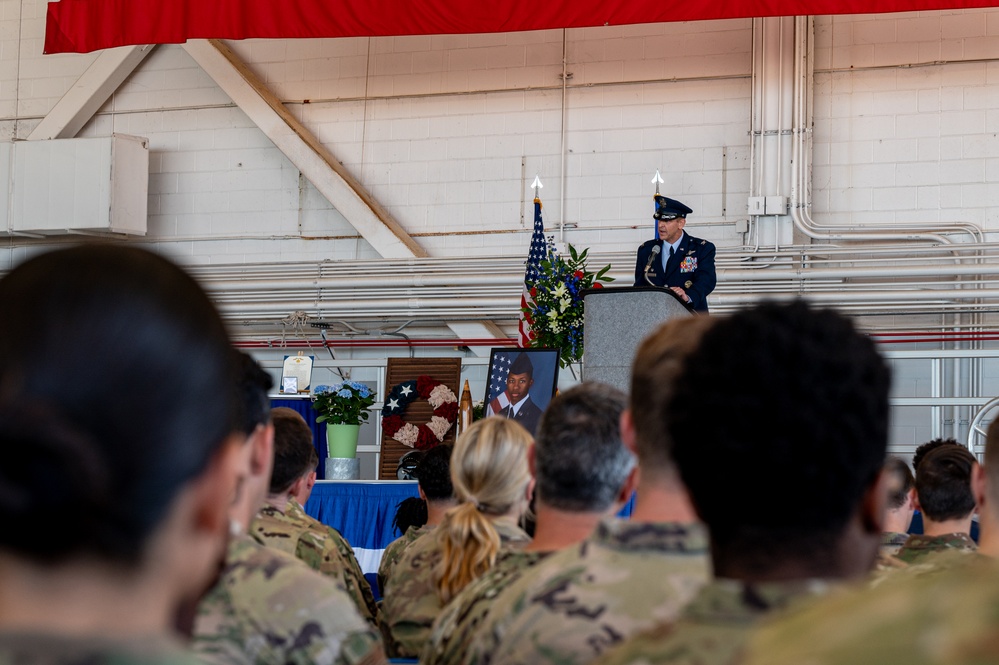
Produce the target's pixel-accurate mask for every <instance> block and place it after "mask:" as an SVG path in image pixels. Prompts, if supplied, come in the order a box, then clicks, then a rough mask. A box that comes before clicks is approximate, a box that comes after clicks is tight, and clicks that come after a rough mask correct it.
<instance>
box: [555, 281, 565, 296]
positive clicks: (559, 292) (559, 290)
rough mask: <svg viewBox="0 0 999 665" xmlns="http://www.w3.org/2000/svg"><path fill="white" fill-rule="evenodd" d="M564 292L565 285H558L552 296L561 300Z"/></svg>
mask: <svg viewBox="0 0 999 665" xmlns="http://www.w3.org/2000/svg"><path fill="white" fill-rule="evenodd" d="M565 292H566V288H565V284H559V285H558V286H557V287H555V289H554V290H553V291H552V295H554V296H555V297H556V298H561V297H563V296H564V295H565Z"/></svg>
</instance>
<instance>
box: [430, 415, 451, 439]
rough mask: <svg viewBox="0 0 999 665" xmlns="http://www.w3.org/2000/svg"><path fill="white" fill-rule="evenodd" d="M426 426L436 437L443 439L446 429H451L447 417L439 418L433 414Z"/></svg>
mask: <svg viewBox="0 0 999 665" xmlns="http://www.w3.org/2000/svg"><path fill="white" fill-rule="evenodd" d="M427 427H429V428H430V431H431V432H433V433H434V436H436V437H437V438H438V439H443V438H444V435H445V434H447V431H448V430H449V429H451V423H449V422H448V421H447V418H441V417H440V416H433V417H432V418H431V419H430V422H429V423H427Z"/></svg>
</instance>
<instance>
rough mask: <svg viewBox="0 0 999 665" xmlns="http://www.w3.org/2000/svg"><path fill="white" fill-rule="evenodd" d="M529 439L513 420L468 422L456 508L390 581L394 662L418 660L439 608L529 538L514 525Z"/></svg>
mask: <svg viewBox="0 0 999 665" xmlns="http://www.w3.org/2000/svg"><path fill="white" fill-rule="evenodd" d="M531 445H532V441H531V435H530V434H528V432H527V430H525V429H524V428H523V427H522V426H521V425H520V424H518V423H517V422H516V421H514V420H511V419H507V418H500V417H493V418H486V419H485V420H480V421H478V422H476V423H473V424H472V426H471V427H469V428H468V429H467V430H465V432H464V433H462V435H461V436H460V437H458V441H457V442H456V443H455V446H454V452H453V453H452V455H451V481H452V483H453V485H454V492H455V496H456V497H457V498H458V501H459V502H460V503H459V505H458V506H456V507H455V508H452V509H451V510H450V511H448V513H447V514H446V515H445V517H444V521H443V522H441V524H440V525H439V526H438V527H437V528H436V529H435V530H434V532H433V533H432V534H431V535H428V536H426V537H425V538H420V539H419V540H417V541H416V542H415V543H413V544H412V545H410V546H409V547H408V548H407V549H406V552H405V553H404V554H403V556H402V559H401V560H400V561H399V563H398V565H397V566H396V571H395V574H394V575H393V576H392V577H391V578H390V579H389V580H388V584H387V586H386V589H385V598H384V600H383V601H382V634H383V635H384V636H385V639H386V644H387V650H388V652H389V655H390V656H392V657H402V658H415V657H417V656H418V655H419V653H420V651H421V650H422V649H423V645H424V644H425V642H426V640H427V637H428V636H429V634H430V626H431V624H432V623H433V621H434V619H436V618H437V615H438V614H439V613H440V611H441V608H442V607H444V605H445V604H447V603H448V602H449V601H450V600H451V599H452V598H453V597H454V596H455V595H456V594H457V593H459V592H460V591H461V590H462V589H463V588H464V587H465V586H467V585H468V584H470V583H471V582H473V581H474V580H475V579H477V578H478V577H481V576H482V575H483V574H485V573H486V571H488V570H489V568H491V567H492V566H493V565H494V564H495V562H496V558H497V556H498V554H499V552H500V548H504V547H522V546H523V545H524V544H526V543H527V541H529V540H530V538H529V537H528V535H527V534H526V533H524V532H523V530H521V529H520V528H519V527H518V526H517V521H518V520H519V519H520V518H521V516H522V515H523V514H524V512H526V510H527V507H528V503H529V502H530V498H531V493H532V491H533V489H534V479H533V478H532V477H531V472H530V469H529V466H528V453H529V451H530V448H531Z"/></svg>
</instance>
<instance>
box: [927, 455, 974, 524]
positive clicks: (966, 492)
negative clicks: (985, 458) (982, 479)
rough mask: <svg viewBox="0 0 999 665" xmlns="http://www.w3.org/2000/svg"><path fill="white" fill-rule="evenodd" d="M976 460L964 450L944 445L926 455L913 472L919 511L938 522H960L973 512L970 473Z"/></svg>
mask: <svg viewBox="0 0 999 665" xmlns="http://www.w3.org/2000/svg"><path fill="white" fill-rule="evenodd" d="M976 462H977V460H975V456H974V455H972V454H971V451H969V450H968V449H967V448H965V447H964V446H960V445H958V446H950V445H944V446H939V447H937V448H934V449H933V450H931V451H930V452H928V453H927V454H926V456H925V457H924V458H923V459H922V461H921V462H920V463H919V468H918V469H916V496H918V497H919V509H920V511H922V513H923V514H924V515H925V516H926V517H928V518H930V519H931V520H935V521H937V522H943V521H946V520H953V519H962V518H964V517H967V516H968V515H969V514H971V511H973V510H974V509H975V495H974V494H973V493H972V491H971V469H972V468H974V466H975V464H976Z"/></svg>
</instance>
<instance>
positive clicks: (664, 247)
mask: <svg viewBox="0 0 999 665" xmlns="http://www.w3.org/2000/svg"><path fill="white" fill-rule="evenodd" d="M690 212H693V211H692V210H691V209H690V208H688V207H687V206H685V205H683V204H682V203H680V202H679V201H674V200H673V199H668V198H666V197H665V196H657V197H656V214H655V215H653V217H654V218H655V219H657V220H658V219H663V218H665V219H673V218H675V217H686V216H687V214H688V213H690ZM656 245H659V249H660V254H659V256H657V257H655V259H653V261H652V265H651V266H650V267H649V273H648V274H649V281H650V282H652V283H653V284H654V285H655V286H665V287H671V286H679V287H680V288H681V289H683V290H684V292H685V293H686V294H687V297H688V298H690V304H691V306H692V307H693V308H694V310H695V311H698V312H707V311H708V294H709V293H711V292H712V291H713V290H714V288H715V284H716V283H717V278H716V277H715V246H714V244H713V243H710V242H708V241H707V240H702V239H701V238H695V237H693V236H691V235H687V233H686V232H683V235H682V237H681V238H680V244H679V245H678V246H677V249H676V252H675V253H674V255H673V257H672V258H669V259H666V258H664V257H669V245H668V244H666V240H665V239H660V240H649V241H647V242H645V243H643V244H642V246H641V247H639V248H638V257H637V260H636V262H635V286H648V282H646V281H645V264H646V263H648V261H649V254H651V252H652V248H653V247H654V246H656ZM664 263H665V264H666V265H665V268H664V267H663V264H664Z"/></svg>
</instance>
